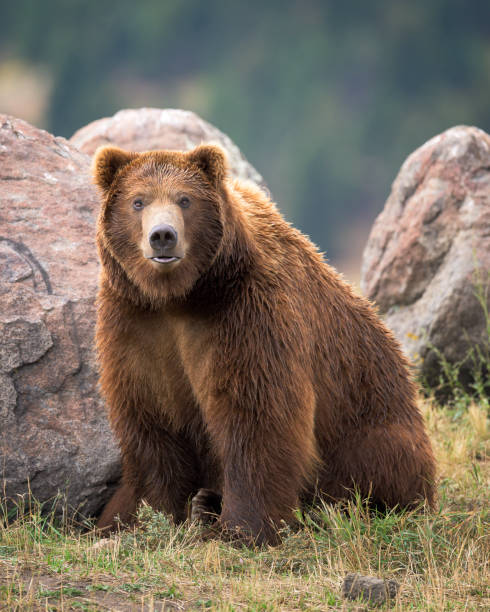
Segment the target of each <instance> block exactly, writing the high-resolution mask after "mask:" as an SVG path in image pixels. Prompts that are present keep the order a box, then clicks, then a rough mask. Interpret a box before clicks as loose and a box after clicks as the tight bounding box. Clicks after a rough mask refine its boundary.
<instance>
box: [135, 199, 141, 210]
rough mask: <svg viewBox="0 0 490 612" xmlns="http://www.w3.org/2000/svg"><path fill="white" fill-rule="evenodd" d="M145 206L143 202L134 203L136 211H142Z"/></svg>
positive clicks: (136, 201)
mask: <svg viewBox="0 0 490 612" xmlns="http://www.w3.org/2000/svg"><path fill="white" fill-rule="evenodd" d="M143 206H144V204H143V200H135V201H134V202H133V208H134V209H135V210H141V209H142V208H143Z"/></svg>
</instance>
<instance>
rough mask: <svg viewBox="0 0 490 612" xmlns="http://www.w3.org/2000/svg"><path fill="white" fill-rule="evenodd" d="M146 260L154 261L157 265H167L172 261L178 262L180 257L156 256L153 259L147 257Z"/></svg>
mask: <svg viewBox="0 0 490 612" xmlns="http://www.w3.org/2000/svg"><path fill="white" fill-rule="evenodd" d="M148 259H151V260H152V261H156V262H157V263H159V264H169V263H173V262H174V261H178V260H179V259H180V257H176V256H175V255H158V256H154V257H148Z"/></svg>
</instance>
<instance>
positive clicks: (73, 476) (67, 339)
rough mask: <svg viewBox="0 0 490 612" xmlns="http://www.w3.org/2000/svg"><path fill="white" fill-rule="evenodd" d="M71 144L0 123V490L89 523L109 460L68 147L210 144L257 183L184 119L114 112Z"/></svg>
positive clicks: (93, 274) (91, 238) (82, 222)
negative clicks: (74, 511)
mask: <svg viewBox="0 0 490 612" xmlns="http://www.w3.org/2000/svg"><path fill="white" fill-rule="evenodd" d="M125 121H126V123H125ZM104 126H105V127H104ZM138 126H139V127H138ZM170 127H171V129H170ZM102 128H103V129H102ZM98 130H101V132H100V133H101V134H105V135H99V136H97V131H98ZM104 130H107V131H104ZM77 134H78V136H77V135H75V137H74V138H73V142H72V143H70V142H68V141H66V140H65V139H63V138H55V137H54V136H52V135H51V134H48V133H47V132H44V131H43V130H39V129H37V128H34V127H33V126H31V125H29V124H28V123H25V122H24V121H21V120H19V119H15V118H13V117H8V116H6V115H0V193H1V213H0V491H5V494H6V497H7V498H8V499H11V498H15V497H16V496H17V495H22V494H27V493H28V492H29V490H30V491H32V493H33V494H34V496H35V497H36V498H37V499H39V500H40V501H46V500H48V499H50V498H52V497H54V496H56V495H57V494H58V492H61V493H63V494H65V495H66V499H67V501H68V503H69V505H70V506H72V507H74V508H78V509H79V510H80V511H81V512H82V513H83V514H85V515H94V514H96V513H97V512H98V510H99V509H100V508H101V506H102V505H103V504H104V503H105V501H106V500H107V498H108V496H109V495H110V493H111V491H112V490H113V487H114V484H115V482H117V480H118V478H119V475H120V458H119V452H118V449H117V445H116V444H115V442H114V439H113V437H112V434H111V431H110V428H109V426H108V423H107V419H106V410H105V406H104V404H103V402H102V400H101V398H100V397H99V394H98V388H97V369H96V363H95V358H94V353H93V336H94V325H95V307H94V300H95V295H96V291H97V277H98V265H99V264H98V259H97V251H96V247H95V218H96V215H97V210H98V198H97V194H96V192H95V188H94V187H93V186H92V184H91V177H90V164H91V159H90V157H89V155H88V154H86V153H83V152H81V151H79V150H78V149H77V148H75V146H74V144H73V143H76V144H78V145H79V146H80V147H82V148H84V149H85V151H86V152H87V153H89V154H91V153H92V152H93V150H94V149H95V148H96V147H97V146H98V145H99V144H103V143H107V142H113V143H114V144H117V145H119V146H121V147H125V148H127V149H133V150H141V149H151V148H182V149H188V148H191V147H192V146H194V145H195V144H199V143H200V142H219V143H220V144H221V145H222V146H223V147H224V149H225V150H226V152H227V154H228V156H229V158H230V160H231V161H230V167H231V171H232V174H233V175H234V176H236V177H241V178H249V179H252V180H255V181H256V182H257V183H258V184H261V182H262V179H261V177H260V175H259V174H258V173H257V172H256V171H255V170H254V169H253V168H252V166H250V165H249V164H248V162H246V161H245V160H244V158H243V157H242V156H241V154H240V151H239V150H238V149H237V147H236V146H235V145H234V144H233V143H232V142H231V141H230V140H229V139H228V138H227V137H226V136H225V135H224V134H222V133H221V132H219V131H218V130H216V128H213V126H211V125H209V124H207V123H205V122H204V121H202V120H201V119H199V117H197V116H196V115H194V114H193V113H187V112H185V111H174V110H171V111H164V110H156V109H142V110H141V111H121V112H120V113H118V114H117V115H116V116H115V117H114V118H112V119H103V120H101V121H100V122H95V123H94V124H90V125H89V126H87V127H86V128H83V129H82V130H80V131H79V132H78V133H77ZM145 139H146V140H145ZM84 143H85V144H84ZM90 143H92V144H90ZM2 495H3V494H2V493H0V496H2Z"/></svg>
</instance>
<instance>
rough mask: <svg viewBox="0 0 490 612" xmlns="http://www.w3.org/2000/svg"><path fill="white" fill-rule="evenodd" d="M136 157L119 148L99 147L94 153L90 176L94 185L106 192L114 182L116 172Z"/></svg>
mask: <svg viewBox="0 0 490 612" xmlns="http://www.w3.org/2000/svg"><path fill="white" fill-rule="evenodd" d="M137 155H138V154H137V153H130V152H129V151H123V149H119V147H111V146H102V147H99V148H98V149H97V151H95V153H94V157H93V161H92V175H93V178H94V182H95V184H96V185H98V186H99V187H100V188H101V189H102V190H103V191H108V190H109V188H110V186H111V185H112V183H113V182H114V177H115V176H116V172H117V171H118V170H119V169H120V168H122V167H123V166H125V165H126V164H129V162H130V161H132V160H133V159H135V157H136V156H137Z"/></svg>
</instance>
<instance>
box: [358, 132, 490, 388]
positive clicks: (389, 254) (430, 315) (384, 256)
mask: <svg viewBox="0 0 490 612" xmlns="http://www.w3.org/2000/svg"><path fill="white" fill-rule="evenodd" d="M489 271H490V137H489V136H488V134H486V133H485V132H483V131H481V130H479V129H477V128H474V127H465V126H460V127H455V128H452V129H450V130H448V131H446V132H444V133H443V134H441V135H439V136H436V137H435V138H433V139H432V140H429V141H428V142H427V143H426V144H424V145H423V146H422V147H421V148H420V149H418V150H417V151H415V152H414V153H413V154H412V155H410V157H409V158H408V159H407V160H406V161H405V163H404V164H403V166H402V168H401V170H400V173H399V174H398V177H397V178H396V180H395V182H394V184H393V188H392V191H391V195H390V197H389V199H388V201H387V202H386V204H385V207H384V209H383V211H382V213H381V214H380V215H379V217H378V218H377V219H376V222H375V224H374V227H373V229H372V231H371V235H370V237H369V240H368V243H367V246H366V249H365V251H364V255H363V261H362V273H361V274H362V279H361V287H362V289H363V291H364V293H365V294H366V295H368V297H370V298H371V299H373V300H375V301H376V303H377V305H378V307H379V309H380V311H381V313H383V314H384V316H385V320H386V322H387V324H388V325H389V327H391V328H392V329H393V331H394V332H395V334H396V335H397V336H398V338H399V340H400V341H401V342H402V344H403V346H404V348H405V350H406V352H407V353H408V354H409V355H410V357H411V358H412V359H413V360H414V362H415V363H416V364H417V365H419V367H420V369H421V371H422V373H423V374H424V375H425V377H426V378H427V379H428V380H429V382H432V383H435V381H436V380H437V376H438V372H439V363H440V357H439V355H438V354H437V352H438V351H440V353H442V355H444V357H445V359H447V360H448V361H449V362H451V363H456V362H458V361H461V360H463V359H464V358H465V357H466V356H467V354H468V350H469V349H470V348H471V347H473V346H480V347H485V346H488V331H487V328H486V321H485V315H484V309H483V308H482V304H481V303H480V302H479V300H478V298H477V295H476V293H477V292H480V298H482V297H483V299H484V301H485V302H486V304H487V305H488V303H489V297H490V294H489V293H488V282H489V279H490V277H489ZM485 292H486V294H485ZM433 347H435V349H436V350H433ZM471 367H472V365H471V363H470V361H469V360H468V361H467V362H466V363H465V365H464V366H463V368H462V374H463V376H466V377H468V376H469V370H470V369H471Z"/></svg>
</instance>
